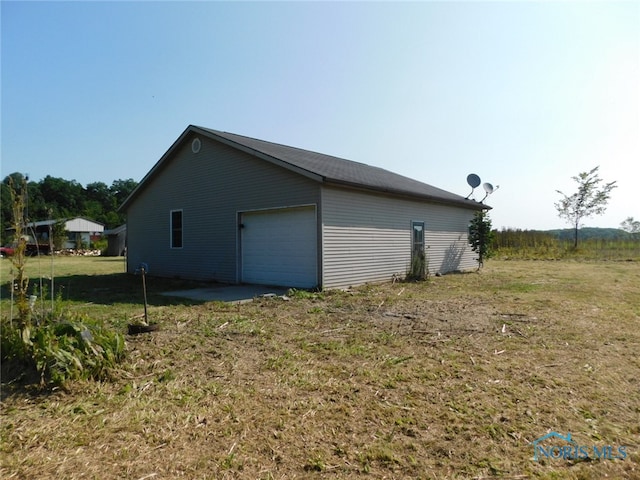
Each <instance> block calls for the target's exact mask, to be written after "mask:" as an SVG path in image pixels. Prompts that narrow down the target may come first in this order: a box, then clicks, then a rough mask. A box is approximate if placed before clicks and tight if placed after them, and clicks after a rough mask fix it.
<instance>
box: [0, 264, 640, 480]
mask: <svg viewBox="0 0 640 480" xmlns="http://www.w3.org/2000/svg"><path fill="white" fill-rule="evenodd" d="M290 297H291V298H290V300H288V301H285V300H283V299H281V298H272V299H259V300H256V301H254V302H252V303H249V304H242V305H229V304H223V303H218V302H212V303H205V304H201V305H191V306H187V305H164V306H154V307H151V309H150V316H151V317H152V318H153V319H154V320H155V321H157V322H158V323H159V324H160V326H161V329H160V330H159V331H157V332H153V333H150V334H145V335H139V336H129V337H127V344H128V345H127V349H128V357H127V361H126V362H125V364H123V365H122V368H121V369H120V370H119V371H117V372H115V373H114V379H113V381H112V382H105V383H95V382H86V383H85V382H81V383H74V384H71V385H69V386H68V389H67V391H61V390H57V391H53V392H40V391H38V390H37V389H35V388H31V387H28V388H24V387H21V386H17V385H15V384H11V385H7V384H3V392H2V397H3V398H2V417H1V421H2V423H1V427H0V428H1V430H0V431H1V441H2V445H1V449H0V459H1V467H0V477H2V478H3V479H7V478H20V479H34V478H38V479H54V478H55V479H61V478H64V479H81V478H87V479H121V478H127V479H139V480H142V479H152V478H153V479H173V478H187V479H224V478H229V479H231V478H242V479H244V478H247V479H253V478H256V479H258V478H260V479H293V478H340V479H342V478H389V479H391V478H433V479H453V478H460V479H462V478H475V479H481V478H512V479H522V478H544V479H557V478H563V479H564V478H568V479H590V478H594V479H596V478H597V479H599V478H605V477H608V478H630V479H633V478H640V467H639V466H638V465H639V464H640V358H639V357H638V352H639V346H640V300H638V299H640V264H638V263H637V262H592V263H586V262H585V263H580V262H531V261H530V262H526V261H498V260H494V261H490V262H489V263H487V264H486V267H485V268H484V270H483V271H482V272H481V273H472V274H461V275H448V276H444V277H440V278H431V279H430V280H429V281H427V282H423V283H387V284H383V285H374V286H364V287H359V288H354V289H353V290H351V291H348V292H338V291H331V292H325V293H320V294H311V293H308V292H294V293H293V294H292V295H290ZM105 321H109V319H108V318H105ZM550 432H557V433H559V434H561V435H563V436H566V435H567V433H571V436H572V439H573V441H575V442H576V443H575V445H577V446H578V450H575V451H574V452H575V453H576V455H574V458H571V457H570V456H565V458H562V456H561V455H562V454H563V452H564V450H561V448H562V447H564V446H567V442H564V441H562V440H561V439H558V438H550V439H548V440H546V441H544V442H542V443H541V445H543V446H544V447H546V449H547V450H546V451H551V452H552V453H554V452H555V454H556V456H555V458H546V457H544V455H542V456H541V458H540V455H539V456H538V457H539V458H537V460H536V459H534V453H535V452H534V450H535V448H534V444H533V443H532V442H534V441H536V439H538V438H540V437H542V436H544V435H545V434H548V433H550ZM554 446H557V447H556V448H555V449H554ZM580 447H584V452H586V453H588V455H584V454H582V455H577V454H578V453H581V452H582V453H584V452H583V451H581V450H580V449H579V448H580ZM594 447H595V448H596V449H597V450H596V451H597V452H609V453H608V454H604V455H603V456H608V457H610V458H609V459H605V458H597V456H596V455H595V454H594V450H593V449H594ZM607 447H611V449H610V450H607ZM620 448H622V450H620ZM566 451H567V452H568V451H569V450H566ZM623 454H624V455H623ZM615 456H617V457H619V458H613V457H615ZM558 457H559V458H558ZM575 457H578V458H575ZM585 457H586V458H585Z"/></svg>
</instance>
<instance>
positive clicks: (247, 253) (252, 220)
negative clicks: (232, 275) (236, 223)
mask: <svg viewBox="0 0 640 480" xmlns="http://www.w3.org/2000/svg"><path fill="white" fill-rule="evenodd" d="M240 223H241V229H240V232H241V233H240V238H241V240H240V248H241V255H240V256H241V281H242V282H243V283H256V284H261V285H286V286H289V287H298V288H313V287H316V286H317V285H318V274H317V262H318V255H317V236H316V230H317V220H316V209H315V206H304V207H295V208H280V209H275V210H260V211H253V212H244V213H242V214H241V216H240Z"/></svg>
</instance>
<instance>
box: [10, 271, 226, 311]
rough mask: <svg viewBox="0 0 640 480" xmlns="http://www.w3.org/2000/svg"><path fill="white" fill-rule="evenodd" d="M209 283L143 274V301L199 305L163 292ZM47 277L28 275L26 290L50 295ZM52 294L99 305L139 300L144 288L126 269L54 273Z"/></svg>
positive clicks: (160, 303) (203, 285)
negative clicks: (101, 272)
mask: <svg viewBox="0 0 640 480" xmlns="http://www.w3.org/2000/svg"><path fill="white" fill-rule="evenodd" d="M9 285H10V284H9V283H4V284H3V285H2V289H1V291H0V294H1V295H2V298H3V299H7V298H9V296H10V293H11V292H10V291H9ZM213 285H216V284H213V283H211V284H210V283H206V282H193V281H188V280H178V279H167V278H156V277H147V278H146V287H147V288H146V290H147V303H148V304H149V305H154V306H162V305H192V304H193V305H199V304H202V303H203V302H204V301H205V300H201V299H197V298H185V297H173V296H166V295H163V293H164V292H169V291H183V290H190V289H198V288H207V287H211V286H213ZM51 289H52V288H51V281H50V280H49V279H46V278H43V279H42V286H41V285H40V280H39V279H33V278H32V279H31V280H30V284H29V293H30V294H31V293H33V292H36V294H40V295H39V296H41V295H42V293H41V292H44V297H45V298H50V292H51ZM53 290H54V292H55V294H54V297H55V298H59V299H61V300H63V301H72V302H88V303H89V302H90V303H96V304H102V305H113V304H118V303H123V304H129V303H134V304H140V303H142V302H143V301H144V289H143V285H142V277H141V276H139V275H130V274H127V273H114V274H109V275H68V276H62V277H56V278H55V279H54V283H53Z"/></svg>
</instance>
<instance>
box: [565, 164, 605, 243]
mask: <svg viewBox="0 0 640 480" xmlns="http://www.w3.org/2000/svg"><path fill="white" fill-rule="evenodd" d="M599 168H600V167H595V168H593V169H591V170H590V171H588V172H582V173H580V174H578V176H577V177H571V178H572V179H573V180H575V181H576V182H577V183H578V191H577V192H576V193H574V194H572V195H565V194H564V193H562V192H561V191H560V190H556V192H558V193H559V194H560V195H562V197H563V198H562V199H561V200H560V201H559V202H557V203H556V204H555V207H556V210H558V216H559V217H560V218H563V219H565V220H566V221H567V222H568V223H569V224H570V225H571V226H572V227H573V248H578V230H579V229H580V226H581V225H582V220H583V219H584V218H587V217H592V216H593V215H602V214H603V213H604V212H605V210H606V209H607V202H608V201H609V198H610V196H611V195H610V194H611V190H613V189H614V188H616V187H617V186H616V182H615V181H613V182H610V183H605V184H604V185H602V186H601V185H600V184H601V183H602V181H603V180H602V179H601V178H600V176H599V175H598V169H599Z"/></svg>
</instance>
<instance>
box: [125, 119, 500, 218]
mask: <svg viewBox="0 0 640 480" xmlns="http://www.w3.org/2000/svg"><path fill="white" fill-rule="evenodd" d="M190 133H195V134H200V135H203V136H206V137H208V138H211V139H213V140H217V141H220V142H223V143H225V144H227V145H229V146H231V147H235V148H238V149H240V150H243V151H245V152H247V153H249V154H253V155H256V156H258V157H260V158H263V159H265V160H268V161H272V162H273V163H275V164H277V165H280V166H283V167H285V168H290V169H291V170H293V171H297V172H298V173H303V174H306V175H308V176H310V177H312V178H316V179H317V180H321V181H322V182H324V183H327V184H334V185H342V186H349V187H353V188H359V189H365V190H371V191H377V192H385V193H389V194H393V195H400V196H409V197H417V198H420V199H423V200H428V201H431V202H437V203H443V204H447V205H457V206H460V207H464V208H470V209H473V210H482V209H489V208H491V207H489V206H487V205H484V204H482V203H478V202H476V201H474V200H467V199H466V198H464V197H462V196H460V195H456V194H455V193H451V192H448V191H446V190H442V189H441V188H437V187H434V186H432V185H428V184H426V183H422V182H419V181H417V180H413V179H411V178H408V177H405V176H403V175H399V174H397V173H393V172H390V171H388V170H384V169H383V168H379V167H373V166H371V165H366V164H364V163H360V162H354V161H352V160H346V159H344V158H338V157H334V156H332V155H325V154H322V153H317V152H311V151H309V150H304V149H301V148H295V147H289V146H287V145H281V144H278V143H272V142H267V141H264V140H258V139H256V138H251V137H245V136H242V135H236V134H234V133H227V132H222V131H218V130H212V129H209V128H204V127H198V126H194V125H190V126H189V127H187V129H186V130H185V131H184V132H183V133H182V135H181V136H180V138H178V140H176V141H175V142H174V144H173V145H172V146H171V148H169V150H168V151H167V152H166V153H165V154H164V155H163V156H162V158H161V159H160V160H159V161H158V163H156V165H155V166H154V167H153V168H152V169H151V171H150V172H149V173H147V175H146V176H145V177H144V178H143V179H142V181H141V182H140V184H139V185H138V187H137V188H136V189H135V190H134V191H133V192H132V193H131V195H129V197H128V198H127V199H126V200H125V201H124V203H123V204H122V206H121V207H120V209H119V210H122V209H126V208H127V206H128V205H129V204H130V203H131V201H132V200H133V199H134V198H135V197H136V196H137V194H138V193H139V192H140V191H141V190H142V189H143V188H145V187H146V185H147V184H148V182H149V181H150V180H151V178H152V177H153V176H155V174H156V173H157V172H158V171H159V170H160V169H161V168H162V167H163V166H164V164H165V163H166V162H167V161H169V159H170V157H171V154H172V152H173V151H174V149H175V148H177V146H178V145H179V144H181V143H182V142H183V141H184V140H185V138H186V137H187V136H188V135H189V134H190Z"/></svg>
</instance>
